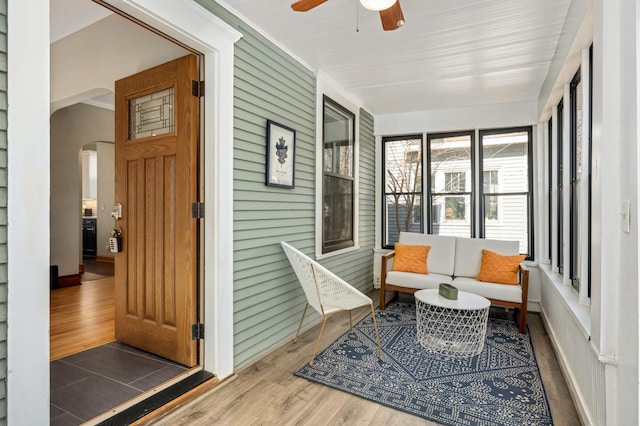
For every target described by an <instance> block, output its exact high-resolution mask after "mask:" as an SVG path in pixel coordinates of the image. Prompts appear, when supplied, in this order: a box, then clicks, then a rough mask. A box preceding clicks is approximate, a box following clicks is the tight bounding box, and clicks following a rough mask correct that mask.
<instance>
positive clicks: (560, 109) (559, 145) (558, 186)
mask: <svg viewBox="0 0 640 426" xmlns="http://www.w3.org/2000/svg"><path fill="white" fill-rule="evenodd" d="M563 104H564V103H563V101H562V100H560V103H559V104H558V128H557V129H556V133H557V136H558V137H557V139H558V143H557V144H556V146H557V148H556V152H557V154H556V156H557V157H558V161H557V171H556V193H557V198H558V208H557V214H556V217H557V221H558V229H557V249H558V272H559V273H561V274H562V271H563V258H564V253H563V250H562V245H563V237H562V234H563V233H564V224H563V222H562V216H563V211H562V210H563V205H562V188H563V185H562V179H563V177H562V122H563V120H562V114H563V110H564V105H563Z"/></svg>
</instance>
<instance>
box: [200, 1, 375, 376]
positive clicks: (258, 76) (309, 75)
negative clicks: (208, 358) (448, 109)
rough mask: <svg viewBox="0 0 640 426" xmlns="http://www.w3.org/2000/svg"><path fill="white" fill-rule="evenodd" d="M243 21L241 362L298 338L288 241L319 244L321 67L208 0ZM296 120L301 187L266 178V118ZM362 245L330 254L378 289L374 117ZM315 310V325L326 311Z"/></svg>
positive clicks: (237, 354) (237, 117)
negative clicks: (278, 184)
mask: <svg viewBox="0 0 640 426" xmlns="http://www.w3.org/2000/svg"><path fill="white" fill-rule="evenodd" d="M198 3H200V4H201V5H202V6H204V7H205V8H207V9H209V10H210V11H212V12H213V13H214V14H215V15H217V16H218V17H220V18H221V19H223V20H224V21H225V22H227V23H228V24H230V25H231V26H232V27H234V28H236V29H237V30H238V31H240V32H241V33H242V34H243V37H242V38H241V39H240V40H239V41H238V43H236V47H235V59H234V61H235V63H234V65H235V79H234V146H233V151H234V232H233V235H234V237H233V259H234V280H233V289H234V324H233V326H234V366H235V368H236V369H238V368H240V367H242V366H244V365H246V364H248V363H249V362H251V361H254V360H255V359H257V358H258V357H260V356H261V355H263V354H265V353H267V352H269V351H271V350H273V349H274V348H275V347H277V346H278V345H281V344H283V343H285V342H287V341H289V340H291V339H292V338H293V336H294V335H295V332H296V327H297V325H298V321H299V320H300V316H301V315H302V310H303V309H304V305H305V303H306V299H305V297H304V294H303V292H302V289H301V287H300V285H299V283H298V281H297V279H296V277H295V275H294V273H293V270H292V269H291V267H290V265H289V262H288V261H287V259H286V257H285V255H284V253H283V252H282V249H281V247H280V241H282V240H286V241H288V242H290V243H292V244H293V245H295V246H296V247H298V248H299V249H301V250H303V251H304V252H306V253H308V254H313V253H314V250H315V192H316V188H315V179H316V176H315V163H316V160H315V149H316V148H315V122H316V78H315V75H314V74H313V72H311V71H310V70H309V69H307V68H306V67H304V66H302V65H301V64H300V63H298V62H296V61H295V60H294V59H293V58H291V57H290V56H289V55H287V54H286V53H285V52H283V51H282V50H280V49H279V48H278V47H276V46H275V45H274V44H273V43H271V42H270V41H269V40H267V39H266V38H265V37H263V36H262V35H260V34H259V33H258V32H256V31H255V30H253V29H252V28H250V27H249V26H248V25H247V24H245V23H244V22H242V21H241V20H240V19H238V18H237V17H235V16H233V15H232V14H230V13H229V12H228V11H226V10H225V9H224V8H222V7H221V6H219V5H218V4H216V3H215V2H214V1H212V0H198ZM267 119H271V120H273V121H276V122H278V123H280V124H283V125H285V126H288V127H291V128H293V129H295V130H296V151H295V159H296V164H295V167H296V168H295V188H294V189H281V188H274V187H268V186H265V183H264V182H265V160H266V153H265V150H266V146H265V140H266V122H267ZM360 144H361V145H360V158H361V163H360V172H361V177H360V244H361V249H360V250H358V251H355V252H353V253H349V254H348V255H345V256H339V257H335V258H331V259H327V261H326V262H323V263H324V264H325V265H327V266H328V267H329V268H331V269H332V270H333V271H334V272H335V273H336V274H338V275H339V276H341V277H343V278H344V279H346V280H347V281H349V282H350V283H351V284H352V285H354V286H356V287H358V288H360V289H362V290H370V289H372V287H373V284H372V280H373V277H372V275H373V274H372V264H373V231H374V226H373V222H374V213H373V208H374V202H373V199H374V188H373V182H374V168H373V164H374V161H373V157H374V148H373V147H374V139H373V118H372V117H371V115H369V114H366V113H364V114H362V118H361V135H360ZM319 319H320V317H319V316H318V315H316V314H312V315H308V320H305V327H307V326H309V325H311V324H312V323H314V322H317V321H319Z"/></svg>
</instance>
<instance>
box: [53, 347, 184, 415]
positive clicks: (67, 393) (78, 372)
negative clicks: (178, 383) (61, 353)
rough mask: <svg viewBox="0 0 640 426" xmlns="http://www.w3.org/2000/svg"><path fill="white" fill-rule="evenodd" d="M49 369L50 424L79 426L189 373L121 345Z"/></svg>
mask: <svg viewBox="0 0 640 426" xmlns="http://www.w3.org/2000/svg"><path fill="white" fill-rule="evenodd" d="M50 368H51V425H79V424H81V423H83V422H84V421H87V420H89V419H91V418H93V417H95V416H97V415H99V414H102V413H104V412H105V411H108V410H109V409H111V408H113V407H115V406H117V405H119V404H121V403H123V402H125V401H127V400H129V399H131V398H133V397H135V396H137V395H139V394H141V393H142V392H144V391H147V390H149V389H151V388H153V387H154V386H156V385H159V384H160V383H162V382H164V381H166V380H168V379H170V378H172V377H175V376H177V375H178V374H180V373H182V372H184V371H185V370H186V368H185V367H183V366H182V365H179V364H176V363H174V362H172V361H169V360H166V359H164V358H160V357H158V356H155V355H153V354H149V353H147V352H144V351H141V350H139V349H136V348H133V347H131V346H128V345H125V344H123V343H120V342H111V343H108V344H106V345H103V346H99V347H97V348H93V349H90V350H88V351H84V352H80V353H77V354H74V355H70V356H67V357H65V358H61V359H59V360H56V361H53V362H51V367H50Z"/></svg>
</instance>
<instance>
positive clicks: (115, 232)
mask: <svg viewBox="0 0 640 426" xmlns="http://www.w3.org/2000/svg"><path fill="white" fill-rule="evenodd" d="M121 235H122V229H120V227H119V226H118V227H116V228H113V229H112V230H111V237H109V251H110V252H111V253H120V252H121V251H122V237H121Z"/></svg>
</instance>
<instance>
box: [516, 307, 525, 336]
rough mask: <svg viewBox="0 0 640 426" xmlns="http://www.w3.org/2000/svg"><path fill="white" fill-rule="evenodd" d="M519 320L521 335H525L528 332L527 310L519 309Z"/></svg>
mask: <svg viewBox="0 0 640 426" xmlns="http://www.w3.org/2000/svg"><path fill="white" fill-rule="evenodd" d="M518 312H519V314H520V315H519V318H518V330H519V331H520V333H522V334H524V333H526V332H527V310H526V309H522V308H521V309H518Z"/></svg>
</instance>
